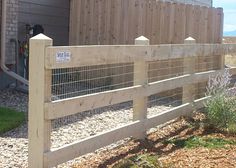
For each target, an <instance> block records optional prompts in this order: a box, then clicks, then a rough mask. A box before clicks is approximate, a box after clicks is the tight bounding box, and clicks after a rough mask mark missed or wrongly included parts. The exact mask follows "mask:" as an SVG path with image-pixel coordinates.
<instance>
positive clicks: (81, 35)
mask: <svg viewBox="0 0 236 168" xmlns="http://www.w3.org/2000/svg"><path fill="white" fill-rule="evenodd" d="M70 18H71V20H70V45H123V44H125V45H127V44H129V45H133V44H134V39H135V38H137V37H139V36H141V35H144V36H145V37H147V38H148V39H149V40H150V44H151V45H154V44H183V43H184V39H186V38H187V37H193V38H194V39H196V43H221V42H222V34H223V9H222V8H208V7H203V6H198V5H187V4H183V3H170V2H162V1H158V0H113V1H111V0H87V1H84V0H72V1H71V17H70ZM215 58H216V57H214V56H212V57H208V58H207V59H208V60H207V61H208V62H211V63H210V64H207V63H206V62H207V61H206V58H203V57H199V58H198V59H196V61H197V62H198V63H197V64H196V66H198V65H201V66H199V67H197V69H198V70H203V71H204V70H212V69H219V68H220V66H219V65H220V60H219V59H215ZM218 58H219V57H218ZM177 60H178V61H177ZM182 62H183V61H182V60H181V59H176V61H175V62H169V63H168V64H169V65H171V66H174V67H176V66H179V67H181V66H182V65H181V64H180V63H182ZM162 64H163V62H161V61H159V62H158V61H156V62H155V63H152V64H151V66H150V67H151V68H152V69H158V67H160V65H162ZM104 67H106V65H104ZM104 69H106V70H103V73H106V74H108V75H110V74H111V73H113V71H112V69H108V68H104ZM107 69H108V70H107ZM122 71H123V69H121V72H122ZM176 71H178V72H180V71H181V68H180V69H176ZM127 72H129V69H127ZM114 73H117V74H119V71H116V72H114ZM157 73H158V74H159V76H160V78H161V76H164V75H171V72H169V74H166V73H164V74H163V73H159V72H158V71H153V73H152V74H151V75H152V76H156V74H157ZM93 74H94V75H96V72H93V73H91V76H92V75H93ZM81 75H83V74H81ZM94 77H95V76H94ZM129 79H130V76H128V75H127V77H126V81H128V80H129ZM122 80H123V79H122ZM103 82H104V81H96V82H94V83H95V84H96V85H97V86H100V85H104V83H103ZM111 82H113V83H114V84H116V83H119V82H120V79H114V78H112V79H111ZM90 84H91V83H90ZM203 85H204V84H199V90H200V88H202V87H203Z"/></svg>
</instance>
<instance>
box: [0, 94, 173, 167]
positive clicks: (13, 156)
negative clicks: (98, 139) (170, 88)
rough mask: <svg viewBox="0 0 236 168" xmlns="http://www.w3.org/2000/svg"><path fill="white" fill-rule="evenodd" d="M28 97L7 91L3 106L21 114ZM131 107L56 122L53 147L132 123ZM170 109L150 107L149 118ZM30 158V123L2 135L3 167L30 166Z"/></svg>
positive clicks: (0, 157) (0, 96) (0, 160)
mask: <svg viewBox="0 0 236 168" xmlns="http://www.w3.org/2000/svg"><path fill="white" fill-rule="evenodd" d="M27 97H28V96H27V95H25V94H23V93H19V92H16V91H11V90H5V91H3V92H1V93H0V106H7V107H11V108H14V109H17V110H19V111H27V101H28V98H27ZM130 105H131V104H130V103H123V104H120V105H119V106H118V105H117V106H113V107H108V108H102V109H98V110H92V111H90V112H84V113H80V114H77V115H74V116H70V117H66V118H64V119H59V120H55V121H53V131H52V137H51V138H52V148H57V147H60V146H63V145H65V144H69V143H71V142H74V141H78V140H81V139H84V138H86V137H89V136H91V135H96V134H98V133H101V132H104V131H107V130H110V129H113V128H115V127H117V126H122V125H124V124H127V123H129V122H131V121H132V109H131V108H127V106H128V107H129V106H130ZM170 108H171V107H167V106H154V107H152V108H149V109H148V112H149V115H154V114H157V113H159V112H161V111H164V110H168V109H170ZM127 140H128V139H125V140H122V141H119V142H117V143H114V144H112V145H110V146H108V147H106V148H103V149H101V150H108V149H110V148H114V147H116V146H118V145H120V144H123V143H124V142H125V141H127ZM101 150H98V151H96V152H95V153H97V152H99V151H101ZM89 155H92V154H88V155H85V156H83V157H79V158H76V159H74V160H72V161H69V162H67V163H65V164H62V165H60V166H59V167H70V166H71V165H73V164H74V163H75V162H76V163H78V162H80V161H81V160H83V159H86V157H89ZM27 159H28V138H27V124H24V125H22V126H21V127H19V128H16V129H15V130H12V131H10V132H8V133H6V134H5V135H2V136H0V168H3V167H4V168H10V167H12V168H15V167H16V168H21V167H27Z"/></svg>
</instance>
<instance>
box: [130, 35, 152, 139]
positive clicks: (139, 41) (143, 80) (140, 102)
mask: <svg viewBox="0 0 236 168" xmlns="http://www.w3.org/2000/svg"><path fill="white" fill-rule="evenodd" d="M149 44H150V42H149V39H147V38H146V37H144V36H141V37H139V38H136V39H135V45H149ZM147 84H148V67H147V64H146V62H145V61H144V60H140V61H137V62H134V85H143V86H145V85H147ZM133 109H134V114H133V121H137V120H140V121H145V120H146V119H147V97H146V96H143V95H140V98H138V99H135V100H134V101H133ZM145 137H146V128H145V126H144V125H143V129H142V130H140V134H139V135H137V136H136V137H135V138H138V139H144V138H145Z"/></svg>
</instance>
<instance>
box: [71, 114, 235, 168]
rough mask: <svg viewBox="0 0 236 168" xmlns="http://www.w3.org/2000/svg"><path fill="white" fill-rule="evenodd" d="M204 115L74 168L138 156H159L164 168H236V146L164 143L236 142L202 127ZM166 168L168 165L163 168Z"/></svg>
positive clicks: (175, 123)
mask: <svg viewBox="0 0 236 168" xmlns="http://www.w3.org/2000/svg"><path fill="white" fill-rule="evenodd" d="M202 119H203V115H201V114H197V115H196V117H195V118H194V120H192V119H185V118H180V119H178V120H176V121H173V122H172V123H170V124H168V125H166V126H164V127H162V128H159V129H158V130H157V131H155V132H153V133H151V134H149V135H148V136H147V139H146V140H143V141H142V140H131V141H129V142H128V143H126V144H124V145H122V146H120V147H118V148H116V149H113V150H111V151H103V152H101V153H99V154H97V155H93V156H92V157H90V158H89V159H86V160H85V161H83V162H81V163H79V164H77V165H74V168H87V167H88V168H91V167H99V168H105V167H108V168H110V167H113V166H114V165H115V164H117V163H118V162H120V161H121V160H122V159H125V158H129V157H131V156H133V155H135V154H143V153H149V154H152V153H153V154H157V155H158V162H159V163H160V164H161V165H168V166H167V167H173V168H201V167H204V168H235V167H236V146H235V145H227V147H225V148H217V149H209V148H204V147H198V148H191V149H188V148H181V147H178V146H175V145H172V144H166V143H164V142H165V141H166V140H168V139H173V138H180V139H185V138H188V137H191V136H201V137H214V138H223V139H226V140H236V137H235V135H228V134H225V133H222V132H215V131H213V130H209V129H208V130H206V129H204V127H203V126H202V124H201V120H202ZM163 167H164V166H163Z"/></svg>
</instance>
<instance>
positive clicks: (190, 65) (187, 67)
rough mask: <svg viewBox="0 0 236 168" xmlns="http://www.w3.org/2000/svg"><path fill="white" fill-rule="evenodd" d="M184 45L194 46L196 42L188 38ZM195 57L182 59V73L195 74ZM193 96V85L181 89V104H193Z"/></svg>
mask: <svg viewBox="0 0 236 168" xmlns="http://www.w3.org/2000/svg"><path fill="white" fill-rule="evenodd" d="M184 44H196V40H195V39H193V38H192V37H189V38H187V39H185V40H184ZM195 61H196V59H195V57H192V58H184V73H188V74H190V75H192V74H194V73H195ZM194 96H195V85H194V84H190V85H187V86H184V87H183V96H182V102H183V104H185V103H193V101H194Z"/></svg>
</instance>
